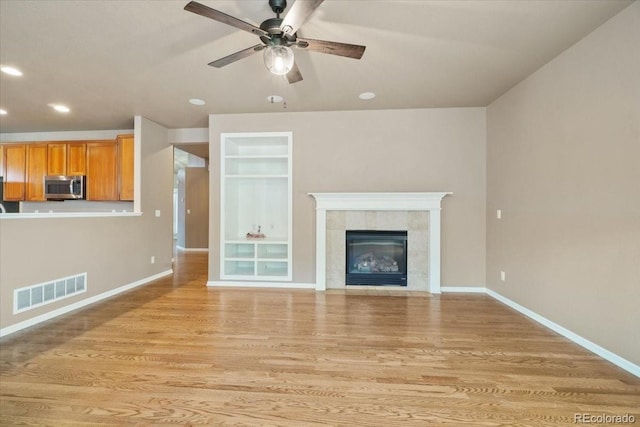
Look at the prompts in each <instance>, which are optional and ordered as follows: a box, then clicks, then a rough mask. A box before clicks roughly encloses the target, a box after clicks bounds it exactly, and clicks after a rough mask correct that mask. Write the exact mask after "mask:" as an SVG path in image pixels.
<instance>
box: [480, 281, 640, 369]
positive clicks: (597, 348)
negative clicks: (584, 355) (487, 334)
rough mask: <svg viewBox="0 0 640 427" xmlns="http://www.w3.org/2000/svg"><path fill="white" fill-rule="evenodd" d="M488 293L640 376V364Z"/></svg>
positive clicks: (496, 294)
mask: <svg viewBox="0 0 640 427" xmlns="http://www.w3.org/2000/svg"><path fill="white" fill-rule="evenodd" d="M486 293H487V295H489V296H491V297H493V298H495V299H497V300H498V301H500V302H501V303H503V304H505V305H508V306H509V307H511V308H513V309H514V310H517V311H519V312H520V313H522V314H524V315H525V316H527V317H529V318H530V319H533V320H535V321H536V322H538V323H540V324H541V325H543V326H546V327H547V328H549V329H551V330H552V331H554V332H557V333H559V334H560V335H562V336H563V337H565V338H567V339H569V340H571V341H573V342H574V343H576V344H578V345H579V346H581V347H584V348H585V349H587V350H589V351H591V352H593V353H595V354H597V355H598V356H600V357H602V358H603V359H605V360H608V361H609V362H611V363H613V364H614V365H616V366H619V367H620V368H622V369H624V370H625V371H627V372H630V373H631V374H633V375H635V376H636V377H639V378H640V366H638V365H636V364H635V363H633V362H630V361H629V360H627V359H625V358H623V357H620V356H618V355H617V354H615V353H612V352H610V351H609V350H607V349H606V348H603V347H600V346H599V345H598V344H595V343H593V342H591V341H589V340H588V339H586V338H583V337H581V336H580V335H578V334H576V333H574V332H571V331H570V330H568V329H567V328H564V327H562V326H560V325H558V324H557V323H555V322H552V321H551V320H549V319H547V318H546V317H543V316H540V315H539V314H537V313H535V312H533V311H531V310H529V309H528V308H525V307H523V306H521V305H520V304H518V303H517V302H514V301H511V300H510V299H508V298H505V297H503V296H502V295H500V294H499V293H497V292H495V291H492V290H491V289H487V290H486Z"/></svg>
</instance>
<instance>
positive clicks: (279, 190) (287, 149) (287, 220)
mask: <svg viewBox="0 0 640 427" xmlns="http://www.w3.org/2000/svg"><path fill="white" fill-rule="evenodd" d="M291 142H292V134H291V133H290V132H270V133H242V134H235V133H225V134H222V135H221V171H220V172H221V206H220V211H221V215H220V216H221V221H220V224H221V225H220V227H221V230H220V235H221V236H223V237H222V239H221V242H220V279H222V280H233V281H247V282H255V281H260V280H265V281H291V278H292V253H291V252H292V251H291V233H292V223H291V217H292V212H291V211H292V209H291V194H292V191H291V190H292V183H291ZM258 229H259V230H258ZM258 231H259V232H260V233H263V234H264V235H265V237H264V238H247V237H246V235H247V233H258ZM230 284H233V283H230Z"/></svg>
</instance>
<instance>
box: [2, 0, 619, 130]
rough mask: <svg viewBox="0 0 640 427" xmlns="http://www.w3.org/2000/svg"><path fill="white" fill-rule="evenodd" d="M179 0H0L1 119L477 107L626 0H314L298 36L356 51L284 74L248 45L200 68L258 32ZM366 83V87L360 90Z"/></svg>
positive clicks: (93, 123)
mask: <svg viewBox="0 0 640 427" xmlns="http://www.w3.org/2000/svg"><path fill="white" fill-rule="evenodd" d="M300 1H302V0H300ZM200 2H201V3H204V4H206V5H208V6H210V7H212V8H215V9H218V10H220V11H222V12H225V13H227V14H230V15H233V16H235V17H238V18H240V19H242V20H245V21H247V22H250V23H252V24H254V25H259V24H260V22H262V21H263V20H264V19H267V18H270V17H273V16H274V15H273V13H272V12H271V10H270V8H269V6H268V3H267V0H237V1H228V0H201V1H200ZM186 3H187V0H181V1H175V0H164V1H157V0H129V1H126V0H106V1H105V0H92V1H71V0H67V1H60V0H48V1H43V0H36V1H32V0H0V63H1V64H2V65H14V66H17V67H19V68H20V69H21V70H22V71H23V72H24V76H22V77H19V78H17V77H11V76H7V75H4V74H1V75H0V107H1V108H3V109H5V110H7V111H8V114H7V115H4V116H0V132H2V133H13V132H39V131H61V130H97V129H127V128H132V126H133V116H134V115H142V116H144V117H147V118H149V119H151V120H154V121H156V122H158V123H160V124H162V125H164V126H166V127H169V128H189V127H206V126H207V125H208V121H207V116H208V114H211V113H245V112H277V111H327V110H359V109H392V108H429V107H472V106H486V105H488V104H489V103H491V102H492V101H493V100H495V99H496V98H497V97H499V96H500V95H501V94H503V93H504V92H505V91H507V90H508V89H509V88H511V87H512V86H513V85H514V84H516V83H517V82H519V81H521V80H522V79H524V78H525V77H526V76H528V75H529V74H531V73H532V72H534V71H535V70H537V69H538V68H539V67H541V66H542V65H544V64H545V63H546V62H548V61H549V60H551V59H552V58H554V57H555V56H556V55H558V54H559V53H560V52H562V51H563V50H565V49H567V48H568V47H569V46H571V45H572V44H573V43H575V42H576V41H578V40H579V39H581V38H582V37H584V36H585V35H587V34H588V33H589V32H591V31H592V30H593V29H595V28H596V27H598V26H599V25H601V24H602V23H603V22H604V21H606V20H607V19H609V18H610V17H612V16H613V15H615V14H616V13H618V12H619V11H620V10H622V9H623V8H624V7H626V6H627V5H629V4H630V3H631V2H630V1H626V0H506V1H500V0H480V1H473V0H466V1H462V0H461V1H427V0H369V1H364V0H326V1H325V2H324V3H323V4H321V5H320V7H319V8H318V9H317V10H316V12H315V13H314V14H313V15H312V16H311V18H310V19H309V20H308V21H307V23H306V24H305V25H304V26H303V27H302V29H301V30H300V33H301V34H302V35H303V37H306V38H313V39H323V40H331V41H339V42H345V43H352V44H363V45H366V46H367V49H366V51H365V53H364V56H363V58H362V59H361V60H354V59H350V58H343V57H337V56H332V55H326V54H320V53H313V52H306V51H299V50H297V51H296V62H297V63H298V65H299V67H300V70H301V72H302V75H303V77H304V80H303V81H302V82H299V83H296V84H293V85H289V84H286V83H284V81H282V80H281V79H282V78H276V77H273V76H272V75H270V74H269V73H268V72H267V71H266V69H265V68H264V65H263V63H262V55H261V54H255V55H253V56H251V57H249V58H246V59H243V60H241V61H238V62H236V63H233V64H231V65H228V66H227V67H224V68H221V69H216V68H213V67H209V66H208V65H207V63H209V62H210V61H212V60H214V59H218V58H220V57H223V56H226V55H228V54H230V53H233V52H235V51H238V50H241V49H244V48H247V47H249V46H252V45H255V44H257V43H258V42H259V40H258V39H257V37H256V36H254V35H252V34H250V33H248V32H244V31H241V30H238V29H235V28H233V27H230V26H227V25H224V24H222V23H219V22H216V21H213V20H210V19H207V18H204V17H202V16H199V15H195V14H193V13H190V12H186V11H184V10H183V8H184V6H185V4H186ZM289 3H290V4H292V2H291V1H290V2H289ZM285 14H286V11H285ZM365 91H372V92H375V93H376V94H377V97H376V98H375V99H373V100H371V101H362V100H360V99H359V98H358V94H360V93H361V92H365ZM271 94H278V95H281V96H283V97H284V98H285V99H286V101H287V102H286V109H285V108H284V106H283V104H270V103H269V102H267V97H268V96H269V95H271ZM190 98H201V99H203V100H205V101H206V102H207V105H205V106H200V107H199V106H194V105H191V104H189V103H188V100H189V99H190ZM56 102H57V103H64V104H66V105H68V106H69V107H70V108H71V113H69V114H66V115H61V114H59V113H55V112H54V111H53V110H52V109H51V108H50V107H48V104H50V103H56Z"/></svg>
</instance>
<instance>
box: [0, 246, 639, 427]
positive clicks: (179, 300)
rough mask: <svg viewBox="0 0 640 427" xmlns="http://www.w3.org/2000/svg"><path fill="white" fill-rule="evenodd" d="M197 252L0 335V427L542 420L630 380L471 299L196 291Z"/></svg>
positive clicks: (199, 284)
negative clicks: (91, 301)
mask: <svg viewBox="0 0 640 427" xmlns="http://www.w3.org/2000/svg"><path fill="white" fill-rule="evenodd" d="M205 282H206V255H203V254H192V253H188V254H178V260H177V265H176V274H175V275H174V277H169V278H166V279H161V280H158V281H156V282H153V283H151V284H149V285H147V286H144V287H142V288H139V289H137V290H133V291H131V292H128V293H126V294H122V295H120V296H118V297H114V298H112V299H109V300H107V301H105V302H103V303H99V304H97V305H95V306H91V307H88V308H86V309H84V310H82V311H79V312H77V313H74V314H71V315H67V316H64V317H62V318H59V319H56V320H53V321H50V322H48V323H46V324H44V325H42V326H39V327H35V328H32V329H30V330H28V331H24V332H21V333H17V334H14V335H12V336H9V337H5V338H4V339H3V340H1V341H0V356H1V365H0V366H1V368H0V424H1V425H19V424H28V425H55V426H63V425H127V424H136V425H169V424H172V425H180V424H181V425H234V426H270V425H283V426H313V425H323V426H341V425H354V426H394V425H399V426H411V425H417V426H423V425H452V426H472V425H473V426H476V425H479V426H506V425H508V426H552V425H563V426H568V425H576V424H575V423H574V416H575V414H591V415H593V416H596V415H602V414H613V415H624V414H631V415H632V416H634V417H635V419H636V425H640V379H638V378H636V377H634V376H632V375H631V374H629V373H626V372H625V371H623V370H621V369H619V368H617V367H615V366H614V365H612V364H610V363H608V362H606V361H604V360H602V359H600V358H599V357H597V356H595V355H593V354H591V353H589V352H588V351H586V350H584V349H582V348H581V347H579V346H577V345H575V344H573V343H571V342H569V341H567V340H566V339H564V338H562V337H560V336H558V335H556V334H555V333H553V332H551V331H549V330H547V329H545V328H543V327H541V326H539V325H538V324H536V323H534V322H533V321H531V320H529V319H527V318H525V317H523V316H521V315H519V314H518V313H516V312H514V311H513V310H511V309H510V308H508V307H505V306H503V305H502V304H500V303H499V302H496V301H494V300H493V299H491V298H490V297H487V296H484V295H451V294H448V295H442V296H429V295H428V294H410V295H408V294H397V293H392V292H382V293H381V294H382V295H372V293H371V292H364V291H363V292H354V293H351V292H346V293H345V292H327V293H316V292H314V291H306V290H293V291H292V290H256V289H231V288H220V289H207V288H206V287H205Z"/></svg>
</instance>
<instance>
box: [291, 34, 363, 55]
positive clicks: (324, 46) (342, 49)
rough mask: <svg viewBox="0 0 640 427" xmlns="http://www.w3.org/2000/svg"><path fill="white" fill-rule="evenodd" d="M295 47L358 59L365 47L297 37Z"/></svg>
mask: <svg viewBox="0 0 640 427" xmlns="http://www.w3.org/2000/svg"><path fill="white" fill-rule="evenodd" d="M296 47H298V48H300V49H305V50H310V51H313V52H320V53H328V54H330V55H338V56H346V57H348V58H355V59H360V58H362V55H363V54H364V50H365V49H366V48H367V47H366V46H360V45H357V44H348V43H338V42H330V41H326V40H313V39H301V38H299V37H298V42H297V43H296Z"/></svg>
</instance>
